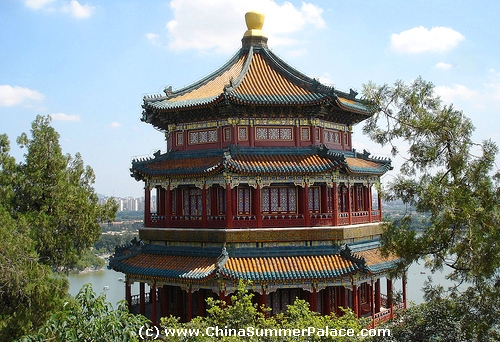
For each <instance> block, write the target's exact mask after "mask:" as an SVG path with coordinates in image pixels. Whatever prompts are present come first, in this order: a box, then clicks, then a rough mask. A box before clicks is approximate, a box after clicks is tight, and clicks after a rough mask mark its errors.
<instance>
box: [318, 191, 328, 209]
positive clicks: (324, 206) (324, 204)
mask: <svg viewBox="0 0 500 342" xmlns="http://www.w3.org/2000/svg"><path fill="white" fill-rule="evenodd" d="M320 198H321V201H320V208H319V209H320V213H328V212H329V210H328V209H329V208H328V193H327V186H326V185H322V186H320Z"/></svg>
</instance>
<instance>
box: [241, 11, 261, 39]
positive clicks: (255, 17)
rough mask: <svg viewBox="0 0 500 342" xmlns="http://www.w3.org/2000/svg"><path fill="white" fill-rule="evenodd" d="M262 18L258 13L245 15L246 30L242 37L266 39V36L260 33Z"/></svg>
mask: <svg viewBox="0 0 500 342" xmlns="http://www.w3.org/2000/svg"><path fill="white" fill-rule="evenodd" d="M264 17H265V16H264V14H263V13H260V12H255V11H252V12H247V13H246V14H245V22H246V24H247V29H248V30H247V31H246V32H245V34H244V35H243V37H266V34H265V33H264V32H263V31H262V26H264Z"/></svg>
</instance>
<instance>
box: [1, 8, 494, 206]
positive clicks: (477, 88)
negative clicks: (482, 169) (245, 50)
mask: <svg viewBox="0 0 500 342" xmlns="http://www.w3.org/2000/svg"><path fill="white" fill-rule="evenodd" d="M250 10H259V11H262V12H264V13H265V15H266V21H265V24H264V28H263V30H264V31H265V32H266V33H267V35H268V37H269V42H268V45H269V47H270V48H271V49H272V50H273V51H274V52H276V53H277V54H278V55H279V56H281V57H282V58H283V59H284V60H286V61H287V62H288V63H289V64H291V65H292V66H294V67H295V68H297V69H299V70H301V71H302V72H304V73H306V74H307V75H309V76H311V77H316V78H319V79H320V80H321V81H323V82H324V83H327V84H332V85H335V86H336V87H337V88H338V89H341V90H349V88H353V89H358V90H361V88H362V85H363V84H364V83H367V82H368V81H373V82H375V83H377V84H383V83H393V82H394V81H396V80H403V81H405V82H410V81H411V80H413V79H415V78H416V77H418V76H422V77H423V78H424V79H425V80H428V81H431V82H433V83H434V85H435V86H436V92H437V93H438V94H439V95H440V96H441V97H442V99H443V100H444V102H446V103H453V104H454V105H455V106H456V107H457V108H459V109H462V110H463V111H464V113H465V115H466V116H468V117H470V118H471V119H472V121H473V123H474V125H475V126H476V133H475V135H474V138H475V139H476V140H477V141H481V140H483V139H486V138H491V139H492V140H493V141H495V142H496V143H497V144H500V133H499V128H500V124H499V123H498V122H499V120H498V119H497V117H498V114H497V113H498V111H499V110H500V58H499V57H500V53H499V48H500V34H499V33H498V32H500V23H499V20H498V13H500V2H496V1H481V0H479V1H478V0H475V1H411V2H410V1H356V0H353V1H332V0H329V1H326V0H325V1H311V2H302V1H289V2H283V1H269V0H183V1H181V0H172V1H156V0H148V1H139V0H120V1H102V0H88V1H87V0H78V1H77V0H2V1H1V2H0V49H1V50H0V51H1V53H0V133H7V134H8V136H9V138H10V140H11V144H12V154H13V155H14V156H15V157H16V159H17V160H18V161H19V160H21V159H22V155H23V151H22V150H19V149H18V148H17V147H16V143H15V140H16V138H17V136H19V135H20V134H21V133H22V132H28V131H29V129H30V125H31V122H32V121H33V120H34V119H35V117H36V115H37V114H42V115H51V116H52V119H53V121H52V125H53V126H54V127H55V128H56V130H57V131H58V132H59V134H60V135H61V138H60V142H61V145H62V148H63V151H64V153H69V154H72V155H74V154H75V153H76V152H80V153H81V154H82V157H83V160H84V162H85V164H87V165H90V166H92V168H93V169H94V171H95V173H96V183H95V184H94V186H95V189H96V191H97V192H99V193H102V194H105V195H110V196H111V195H114V196H118V197H125V196H129V195H131V196H137V197H138V196H142V195H143V190H142V187H143V184H142V183H137V182H136V181H135V180H133V179H132V178H131V177H130V175H129V167H130V163H131V159H132V158H133V157H135V156H145V155H150V154H152V153H153V152H154V151H156V150H158V149H161V150H163V151H165V150H166V145H165V142H164V139H163V135H162V134H161V133H160V132H157V131H156V130H154V128H153V127H152V126H150V125H148V124H145V123H142V122H141V121H140V116H141V103H142V97H143V96H144V95H146V94H154V93H160V92H161V91H162V90H163V89H164V88H165V87H166V86H172V87H173V88H174V89H179V88H182V87H183V86H186V85H188V84H190V83H192V82H194V81H196V80H198V79H200V78H201V77H203V76H205V75H207V74H208V73H210V72H212V71H214V70H215V69H216V68H218V67H219V66H221V65H222V64H223V63H225V62H226V61H227V60H228V59H229V58H230V57H231V56H232V55H233V54H234V53H236V51H237V50H238V49H239V48H240V46H241V41H240V40H241V37H242V36H243V33H244V32H245V30H246V27H245V23H244V13H245V12H247V11H250ZM355 134H356V135H355V137H354V145H355V147H357V148H358V149H360V150H362V149H364V148H366V149H368V150H370V151H371V152H372V153H373V154H375V155H379V156H389V154H388V151H387V150H386V149H382V148H380V147H379V146H375V145H374V144H373V143H371V142H370V141H369V140H368V139H366V138H365V137H362V136H361V126H357V127H356V128H355ZM394 163H395V164H396V165H397V160H395V161H394Z"/></svg>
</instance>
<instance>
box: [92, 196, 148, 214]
mask: <svg viewBox="0 0 500 342" xmlns="http://www.w3.org/2000/svg"><path fill="white" fill-rule="evenodd" d="M108 198H110V197H108V196H100V197H99V204H104V203H106V201H107V200H108ZM113 198H114V199H115V201H116V202H117V203H118V212H122V211H136V212H143V211H144V197H135V198H134V197H113Z"/></svg>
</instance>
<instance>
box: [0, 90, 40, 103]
mask: <svg viewBox="0 0 500 342" xmlns="http://www.w3.org/2000/svg"><path fill="white" fill-rule="evenodd" d="M43 98H44V95H43V94H42V93H40V92H38V91H36V90H32V89H29V88H23V87H19V86H10V85H0V107H11V106H16V105H19V104H23V103H27V102H29V101H31V100H35V101H40V100H43Z"/></svg>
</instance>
